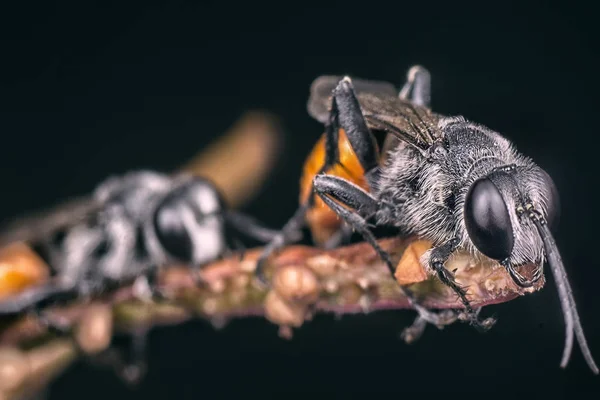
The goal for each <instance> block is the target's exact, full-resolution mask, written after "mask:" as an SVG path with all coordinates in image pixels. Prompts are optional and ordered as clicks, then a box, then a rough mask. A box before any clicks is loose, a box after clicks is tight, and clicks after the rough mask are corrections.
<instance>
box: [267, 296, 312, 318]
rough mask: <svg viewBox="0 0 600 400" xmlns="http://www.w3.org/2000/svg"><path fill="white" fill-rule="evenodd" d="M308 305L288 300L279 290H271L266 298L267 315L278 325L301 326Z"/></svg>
mask: <svg viewBox="0 0 600 400" xmlns="http://www.w3.org/2000/svg"><path fill="white" fill-rule="evenodd" d="M305 315H306V307H305V306H304V305H302V304H298V303H289V302H286V301H285V300H284V299H283V298H282V297H281V296H280V295H279V294H278V292H276V291H274V290H271V291H270V292H269V294H267V298H266V299H265V316H266V318H267V319H268V320H269V321H271V322H273V323H274V324H277V325H284V326H294V327H299V326H301V325H302V323H303V322H304V316H305Z"/></svg>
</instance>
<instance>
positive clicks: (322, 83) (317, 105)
mask: <svg viewBox="0 0 600 400" xmlns="http://www.w3.org/2000/svg"><path fill="white" fill-rule="evenodd" d="M342 78H343V77H342V76H337V75H323V76H320V77H318V78H317V79H315V80H314V81H313V83H312V85H311V86H310V96H309V99H308V106H307V108H308V113H309V114H310V116H311V117H313V118H314V119H316V120H317V121H319V122H321V123H323V124H325V123H327V122H328V120H329V112H330V111H331V94H332V92H333V89H335V87H336V86H337V84H338V83H339V82H340V81H341V80H342ZM352 84H353V85H354V90H355V92H356V93H357V94H358V95H360V94H362V93H373V94H377V93H380V94H383V95H386V96H391V97H394V96H397V95H398V89H397V88H396V87H395V86H394V85H393V84H391V83H389V82H383V81H374V80H366V79H357V78H354V79H352Z"/></svg>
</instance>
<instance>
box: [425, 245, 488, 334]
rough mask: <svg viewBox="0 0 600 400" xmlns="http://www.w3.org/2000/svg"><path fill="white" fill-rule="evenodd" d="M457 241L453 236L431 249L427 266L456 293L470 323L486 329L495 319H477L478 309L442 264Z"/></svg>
mask: <svg viewBox="0 0 600 400" xmlns="http://www.w3.org/2000/svg"><path fill="white" fill-rule="evenodd" d="M459 243H460V241H459V240H458V239H457V238H454V239H451V240H449V241H448V242H446V243H444V244H443V245H441V246H438V247H435V248H434V249H433V250H432V251H431V255H430V258H429V266H430V268H431V269H432V270H433V271H435V272H436V274H437V276H438V278H439V279H440V281H442V283H443V284H444V285H446V286H448V287H450V288H451V289H452V290H453V291H454V292H455V293H456V294H457V295H458V297H459V298H460V301H461V302H462V303H463V305H464V307H465V310H466V314H467V315H466V317H467V320H468V321H469V322H470V323H471V325H473V326H475V327H476V328H477V329H479V330H481V331H486V330H488V329H490V328H491V327H492V326H493V325H494V324H495V323H496V320H495V319H494V318H487V319H485V320H483V321H479V319H478V317H477V314H478V311H476V310H474V309H473V307H472V306H471V303H470V302H469V299H468V298H467V292H466V290H465V289H464V288H463V287H462V286H460V285H459V284H458V283H457V282H456V280H455V279H454V275H453V274H452V273H451V272H450V271H448V270H447V269H446V267H444V264H445V263H446V261H448V258H450V255H452V253H453V252H454V251H455V250H456V249H457V248H458V245H459Z"/></svg>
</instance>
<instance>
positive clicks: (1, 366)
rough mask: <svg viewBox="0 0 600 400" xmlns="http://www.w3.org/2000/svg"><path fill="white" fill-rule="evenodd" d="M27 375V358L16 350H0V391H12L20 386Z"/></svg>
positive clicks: (9, 348)
mask: <svg viewBox="0 0 600 400" xmlns="http://www.w3.org/2000/svg"><path fill="white" fill-rule="evenodd" d="M28 373H29V362H28V361H27V357H25V355H24V354H23V353H22V352H21V351H19V350H18V349H16V348H12V347H4V348H1V349H0V390H6V391H9V390H13V389H16V388H18V387H20V386H21V384H22V383H23V381H24V380H25V378H26V377H27V374H28Z"/></svg>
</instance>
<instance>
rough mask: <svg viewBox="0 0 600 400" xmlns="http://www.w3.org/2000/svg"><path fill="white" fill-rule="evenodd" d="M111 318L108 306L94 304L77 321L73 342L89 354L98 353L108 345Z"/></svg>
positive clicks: (111, 325)
mask: <svg viewBox="0 0 600 400" xmlns="http://www.w3.org/2000/svg"><path fill="white" fill-rule="evenodd" d="M112 330H113V317H112V311H111V308H110V306H108V305H105V304H94V305H92V306H90V307H89V309H87V310H86V311H85V313H84V314H83V316H82V317H81V319H80V320H79V325H78V327H77V333H76V335H75V340H77V343H78V345H79V347H80V348H81V349H82V350H83V351H85V352H86V353H89V354H94V353H99V352H101V351H102V350H105V349H106V348H108V346H109V345H110V340H111V337H112Z"/></svg>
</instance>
